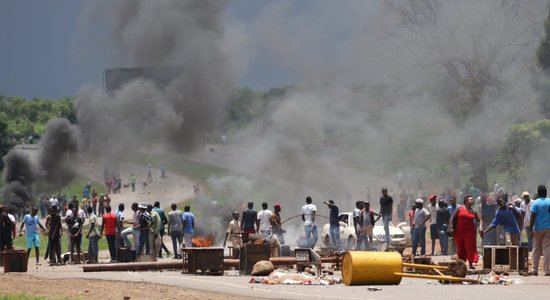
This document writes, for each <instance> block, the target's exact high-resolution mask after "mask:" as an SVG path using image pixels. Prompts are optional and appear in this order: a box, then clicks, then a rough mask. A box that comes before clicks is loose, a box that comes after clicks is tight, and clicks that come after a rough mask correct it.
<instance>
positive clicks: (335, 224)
mask: <svg viewBox="0 0 550 300" xmlns="http://www.w3.org/2000/svg"><path fill="white" fill-rule="evenodd" d="M324 203H325V204H326V205H327V206H328V208H329V209H330V215H329V216H330V218H329V224H330V225H329V226H330V242H331V244H332V247H334V249H336V250H340V249H342V241H340V219H339V218H338V215H339V214H340V211H339V209H338V206H336V205H334V200H328V202H324Z"/></svg>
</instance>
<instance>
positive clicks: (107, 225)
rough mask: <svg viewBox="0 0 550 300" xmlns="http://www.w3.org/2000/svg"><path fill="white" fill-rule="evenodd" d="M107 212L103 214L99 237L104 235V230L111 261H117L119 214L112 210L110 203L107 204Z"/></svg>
mask: <svg viewBox="0 0 550 300" xmlns="http://www.w3.org/2000/svg"><path fill="white" fill-rule="evenodd" d="M105 212H106V213H105V214H104V215H103V221H102V222H101V230H100V232H99V238H101V237H102V236H103V232H105V238H106V239H107V245H108V246H109V255H110V256H111V262H115V261H116V259H117V250H116V236H117V215H116V214H114V213H112V212H111V206H110V205H107V206H105ZM119 232H120V231H119Z"/></svg>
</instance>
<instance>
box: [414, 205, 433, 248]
mask: <svg viewBox="0 0 550 300" xmlns="http://www.w3.org/2000/svg"><path fill="white" fill-rule="evenodd" d="M415 203H416V209H415V211H414V221H413V227H412V228H411V233H412V253H413V255H415V256H416V255H418V254H417V252H416V250H417V249H418V244H420V255H426V222H427V221H428V220H429V219H430V212H429V211H428V210H427V209H425V208H424V200H422V199H420V198H418V199H416V201H415Z"/></svg>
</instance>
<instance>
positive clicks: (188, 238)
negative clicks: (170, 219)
mask: <svg viewBox="0 0 550 300" xmlns="http://www.w3.org/2000/svg"><path fill="white" fill-rule="evenodd" d="M190 210H191V207H190V206H189V205H186V206H185V207H184V208H183V216H182V221H183V242H184V243H185V248H191V247H193V234H194V233H195V216H194V215H193V213H192V212H190Z"/></svg>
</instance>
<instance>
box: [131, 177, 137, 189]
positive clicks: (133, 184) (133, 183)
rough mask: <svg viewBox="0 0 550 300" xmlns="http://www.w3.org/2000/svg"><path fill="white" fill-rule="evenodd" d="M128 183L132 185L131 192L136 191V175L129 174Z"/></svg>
mask: <svg viewBox="0 0 550 300" xmlns="http://www.w3.org/2000/svg"><path fill="white" fill-rule="evenodd" d="M130 185H131V186H132V192H135V191H136V175H134V174H132V175H130Z"/></svg>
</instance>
